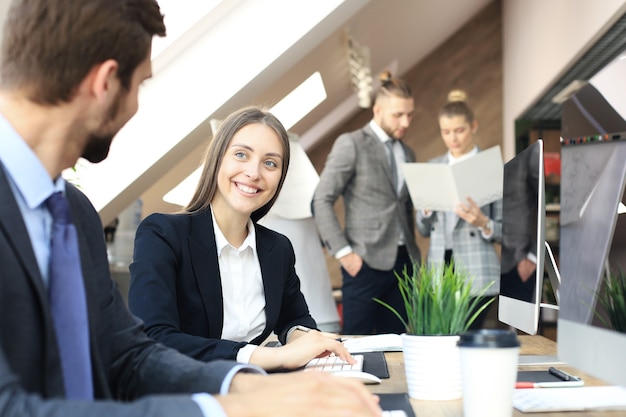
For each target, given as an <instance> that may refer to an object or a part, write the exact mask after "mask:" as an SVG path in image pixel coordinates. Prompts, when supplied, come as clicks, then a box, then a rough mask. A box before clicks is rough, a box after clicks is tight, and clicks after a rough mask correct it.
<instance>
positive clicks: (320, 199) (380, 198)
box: [313, 72, 420, 334]
mask: <svg viewBox="0 0 626 417" xmlns="http://www.w3.org/2000/svg"><path fill="white" fill-rule="evenodd" d="M413 111H414V99H413V97H412V92H411V89H410V87H409V86H408V85H407V84H406V83H405V82H404V81H402V80H399V79H397V78H392V77H391V74H389V73H388V72H385V73H383V75H382V80H381V87H380V89H379V91H378V92H377V94H376V98H375V102H374V107H373V119H372V121H370V123H368V124H367V125H365V126H364V127H363V128H362V129H359V130H356V131H354V132H350V133H345V134H343V135H341V136H339V138H337V140H336V141H335V144H334V145H333V148H332V150H331V151H330V154H329V155H328V159H327V160H326V165H325V167H324V170H323V171H322V174H321V176H320V182H319V184H318V186H317V189H316V190H315V194H314V196H313V212H314V217H315V222H316V224H317V227H318V229H319V232H320V235H321V236H322V239H323V241H324V244H325V245H326V248H327V249H328V251H329V252H330V253H331V254H332V255H333V256H334V257H335V258H337V259H338V260H339V262H340V264H341V272H342V275H343V286H342V303H343V333H344V334H371V333H389V332H391V333H402V332H404V331H405V329H404V328H403V326H402V323H401V321H400V320H399V319H398V318H397V317H396V316H394V315H393V314H392V313H391V312H390V311H389V310H388V309H386V308H385V307H383V306H381V305H379V304H378V303H376V302H375V301H374V300H373V298H375V297H376V298H379V299H381V300H383V301H385V302H387V303H388V304H390V305H391V306H393V307H394V308H396V310H397V311H399V312H401V313H403V312H404V311H405V308H404V304H403V301H402V298H401V295H400V291H399V290H398V281H397V280H396V278H395V276H394V271H397V272H400V273H401V272H402V270H403V268H404V267H405V266H408V267H409V271H410V267H411V262H412V260H414V261H416V262H419V261H420V252H419V249H418V247H417V245H416V243H415V231H414V220H413V219H414V218H415V217H414V215H415V213H414V210H413V204H412V203H411V199H410V197H409V192H408V189H407V186H406V184H405V182H404V178H403V177H402V175H401V168H400V164H401V163H403V162H415V154H414V153H413V151H412V150H411V149H410V148H409V147H408V146H407V145H406V144H404V143H403V142H402V138H403V137H404V135H405V133H406V130H407V129H408V128H409V125H410V124H411V118H412V116H413ZM340 196H342V197H343V203H344V212H345V215H344V218H345V227H344V228H343V230H342V228H341V227H340V223H339V219H338V218H337V215H336V213H335V210H334V207H333V206H334V204H335V201H336V200H337V199H338V198H339V197H340Z"/></svg>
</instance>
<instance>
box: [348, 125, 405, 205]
mask: <svg viewBox="0 0 626 417" xmlns="http://www.w3.org/2000/svg"><path fill="white" fill-rule="evenodd" d="M363 133H364V135H363V137H364V139H365V140H364V143H363V145H364V146H367V147H369V148H371V151H367V152H368V154H369V155H377V156H378V162H379V163H380V164H381V165H382V166H383V169H384V170H385V172H386V173H387V180H388V181H389V186H390V187H392V189H393V186H394V182H395V181H394V180H393V178H392V175H391V166H390V165H389V156H388V154H387V148H386V147H385V145H384V144H383V143H382V142H381V141H380V139H378V136H376V134H375V133H374V131H373V130H372V128H371V127H370V125H369V124H367V125H365V127H364V128H363ZM358 146H359V144H358V143H357V147H358ZM398 169H400V167H398ZM394 194H395V192H394Z"/></svg>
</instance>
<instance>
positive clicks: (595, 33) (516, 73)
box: [502, 0, 626, 160]
mask: <svg viewBox="0 0 626 417" xmlns="http://www.w3.org/2000/svg"><path fill="white" fill-rule="evenodd" d="M625 11H626V2H625V1H624V0H601V1H598V0H503V8H502V14H503V16H502V19H503V34H502V36H503V40H502V42H503V83H504V85H503V96H504V97H503V117H504V120H503V126H504V138H503V153H504V157H505V160H508V159H510V158H511V157H513V155H514V153H515V143H514V141H515V138H514V134H515V119H516V118H517V117H519V116H520V115H521V114H522V113H523V112H524V111H525V110H526V109H528V108H529V107H530V106H531V105H532V104H534V102H535V101H536V100H538V99H539V98H540V97H541V96H542V95H543V94H544V93H545V92H546V90H547V89H548V88H549V87H550V85H552V83H553V82H554V81H556V80H558V79H559V77H560V76H561V75H562V74H563V73H564V72H565V71H566V70H567V69H568V68H569V67H570V66H571V65H572V64H574V63H575V62H576V60H577V59H578V58H580V57H581V56H582V55H583V53H584V52H586V51H587V50H588V48H589V47H590V46H591V45H592V44H593V43H594V42H595V41H596V40H597V39H598V38H599V37H600V35H602V34H603V33H604V32H605V31H606V30H607V29H608V28H609V27H610V26H611V24H612V23H613V22H614V21H615V20H616V19H618V18H619V17H620V16H621V15H622V14H623V13H624V12H625Z"/></svg>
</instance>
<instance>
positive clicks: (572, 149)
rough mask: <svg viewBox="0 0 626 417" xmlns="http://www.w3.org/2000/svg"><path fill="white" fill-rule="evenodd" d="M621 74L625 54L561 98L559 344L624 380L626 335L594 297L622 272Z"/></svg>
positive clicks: (625, 102)
mask: <svg viewBox="0 0 626 417" xmlns="http://www.w3.org/2000/svg"><path fill="white" fill-rule="evenodd" d="M624 74H626V54H624V53H623V54H622V55H621V56H620V57H618V59H616V60H615V61H613V62H612V63H611V64H609V65H608V66H607V67H605V68H604V69H603V70H601V71H600V72H599V73H598V74H597V75H595V76H594V77H593V78H592V79H591V80H589V84H588V86H587V87H588V88H584V89H583V90H581V91H579V92H578V93H576V94H575V95H574V96H572V97H571V98H570V99H569V100H568V102H566V103H564V111H563V115H562V121H563V126H564V127H567V128H566V129H564V130H562V142H561V143H562V147H561V169H562V175H561V214H560V253H559V254H560V260H559V267H560V271H561V275H562V285H561V302H560V313H559V319H558V323H557V342H558V344H557V345H558V355H559V359H562V360H564V361H566V362H567V363H570V364H571V365H573V366H575V367H577V368H579V369H581V370H582V371H584V372H587V373H589V374H591V375H593V376H596V377H598V378H601V379H603V380H605V381H607V382H609V383H613V384H619V385H624V386H626V360H624V352H626V333H622V332H619V331H617V330H616V329H614V328H612V327H611V326H610V325H607V323H605V320H603V319H600V317H605V318H606V316H605V315H604V313H603V312H602V303H599V302H598V296H600V297H602V296H603V294H605V292H604V291H605V285H604V282H605V281H604V277H605V276H607V274H614V273H617V272H618V270H619V269H620V268H621V269H622V271H626V242H625V240H626V230H625V229H626V224H625V223H626V219H624V216H625V215H624V214H621V215H620V214H618V211H619V208H620V203H622V204H623V203H624V188H625V187H626V162H625V161H626V81H625V78H626V77H624ZM566 108H567V109H569V110H568V111H567V112H566V111H565V109H566ZM589 109H592V110H593V111H589ZM613 129H622V130H613Z"/></svg>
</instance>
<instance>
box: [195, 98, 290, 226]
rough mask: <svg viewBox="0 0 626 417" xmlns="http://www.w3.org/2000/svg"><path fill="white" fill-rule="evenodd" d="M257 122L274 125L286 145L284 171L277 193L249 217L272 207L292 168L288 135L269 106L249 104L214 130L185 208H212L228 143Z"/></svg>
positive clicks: (271, 126)
mask: <svg viewBox="0 0 626 417" xmlns="http://www.w3.org/2000/svg"><path fill="white" fill-rule="evenodd" d="M254 123H262V124H264V125H265V126H268V127H270V128H271V129H273V130H274V132H276V134H277V135H278V137H279V138H280V141H281V144H282V145H283V164H282V172H281V176H280V181H279V183H278V188H277V189H276V193H275V194H274V196H272V199H271V200H270V201H268V202H267V203H266V204H265V205H264V206H263V207H261V208H259V209H257V210H255V211H254V212H252V214H251V215H250V218H251V219H252V221H253V222H257V221H258V220H259V219H260V218H262V217H263V216H265V215H266V214H267V212H269V211H270V209H271V208H272V206H273V205H274V203H275V202H276V199H277V198H278V194H279V193H280V190H281V188H282V187H283V183H284V182H285V177H286V176H287V168H289V135H288V134H287V131H286V130H285V128H284V126H283V125H282V123H281V122H280V121H279V120H278V119H277V118H276V116H274V115H273V114H271V113H270V112H268V111H267V110H264V109H261V108H259V107H255V106H250V107H244V108H242V109H240V110H238V111H236V112H234V113H232V114H231V115H230V116H228V117H227V118H226V119H225V120H224V121H223V122H222V124H221V125H220V127H219V128H218V129H217V132H215V135H214V136H213V140H211V143H210V144H209V147H208V149H207V152H206V155H205V157H204V167H203V169H202V174H201V175H200V181H198V185H197V187H196V191H195V193H194V195H193V197H192V198H191V201H190V202H189V204H187V206H186V207H185V208H184V210H183V211H184V212H186V213H194V212H198V211H202V210H206V209H208V208H209V206H210V205H211V201H212V200H213V197H214V196H215V192H216V191H217V173H218V171H219V169H220V167H221V166H222V161H223V160H224V154H225V153H226V149H227V148H228V144H229V143H230V141H231V140H232V138H233V136H235V134H236V133H237V132H239V130H241V129H242V128H243V127H245V126H247V125H250V124H254Z"/></svg>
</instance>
